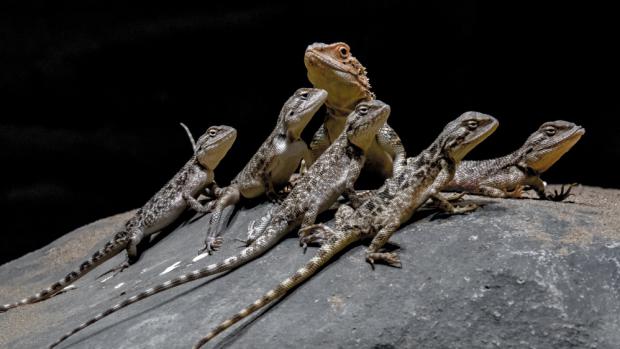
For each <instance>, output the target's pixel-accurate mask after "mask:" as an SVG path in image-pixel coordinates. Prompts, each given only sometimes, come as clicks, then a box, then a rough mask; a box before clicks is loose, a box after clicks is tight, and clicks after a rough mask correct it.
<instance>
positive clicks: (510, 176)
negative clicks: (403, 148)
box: [445, 120, 585, 201]
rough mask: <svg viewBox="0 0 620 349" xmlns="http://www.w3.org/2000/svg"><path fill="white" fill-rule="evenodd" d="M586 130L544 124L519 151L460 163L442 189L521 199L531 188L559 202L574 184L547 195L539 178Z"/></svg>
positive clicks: (567, 124) (558, 123)
mask: <svg viewBox="0 0 620 349" xmlns="http://www.w3.org/2000/svg"><path fill="white" fill-rule="evenodd" d="M584 133H585V129H584V128H583V127H581V126H578V125H575V124H574V123H572V122H568V121H562V120H558V121H550V122H545V123H544V124H542V125H541V126H540V128H539V129H538V130H537V131H536V132H534V133H533V134H532V135H531V136H530V137H529V138H528V139H527V141H525V144H523V145H522V146H521V147H520V148H519V149H517V150H516V151H514V152H513V153H510V154H508V155H506V156H503V157H500V158H496V159H490V160H480V161H463V163H462V164H461V166H459V168H458V170H457V171H456V175H455V176H454V179H453V180H452V181H451V182H450V184H449V185H448V186H447V187H446V188H445V189H446V190H449V191H463V192H468V193H472V194H480V195H485V196H491V197H497V198H507V197H511V198H520V197H521V195H522V193H523V190H524V189H526V188H531V189H534V190H535V191H536V193H537V194H538V197H539V198H541V199H546V200H554V201H562V200H564V199H566V198H567V197H568V196H569V195H570V191H571V189H572V187H573V186H574V184H571V185H570V186H569V187H568V190H566V191H564V187H562V190H561V191H560V192H559V193H558V192H556V193H554V194H547V193H546V192H545V186H546V183H545V182H543V180H541V179H540V175H541V174H542V173H543V172H545V171H547V170H548V169H549V168H550V167H551V166H553V164H555V162H556V161H558V160H559V159H560V158H561V157H562V156H563V155H564V154H565V153H566V152H567V151H569V150H570V149H571V148H572V147H573V145H575V143H577V141H579V139H580V138H581V136H583V134H584Z"/></svg>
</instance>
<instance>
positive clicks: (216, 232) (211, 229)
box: [199, 186, 241, 254]
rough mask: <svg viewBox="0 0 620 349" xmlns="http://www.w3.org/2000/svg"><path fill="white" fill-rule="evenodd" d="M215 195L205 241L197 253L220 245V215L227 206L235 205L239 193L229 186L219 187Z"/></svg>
mask: <svg viewBox="0 0 620 349" xmlns="http://www.w3.org/2000/svg"><path fill="white" fill-rule="evenodd" d="M217 195H218V198H217V201H216V202H215V203H214V206H215V208H214V209H213V211H212V212H211V217H209V225H208V227H207V234H206V237H205V241H204V244H203V246H202V248H201V249H200V250H199V253H203V252H205V251H206V252H208V253H209V254H211V253H213V252H215V251H217V250H218V249H219V248H220V247H221V246H222V242H223V240H222V238H221V237H220V234H221V232H222V227H221V226H222V215H223V213H224V210H225V209H226V208H227V207H228V206H233V205H236V204H237V203H238V202H239V199H240V196H241V193H240V192H239V190H238V189H237V188H236V187H234V186H229V187H226V188H223V189H219V190H218V192H217Z"/></svg>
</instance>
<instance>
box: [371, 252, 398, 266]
mask: <svg viewBox="0 0 620 349" xmlns="http://www.w3.org/2000/svg"><path fill="white" fill-rule="evenodd" d="M366 261H367V262H368V263H370V265H371V266H372V268H373V269H374V268H375V267H374V265H375V262H379V261H380V262H384V263H385V264H387V265H389V266H391V267H394V268H401V267H402V264H401V263H400V258H399V257H398V254H396V253H395V252H375V253H368V254H366Z"/></svg>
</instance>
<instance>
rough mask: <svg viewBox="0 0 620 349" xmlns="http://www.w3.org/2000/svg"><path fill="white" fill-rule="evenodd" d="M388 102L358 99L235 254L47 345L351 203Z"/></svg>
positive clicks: (251, 254)
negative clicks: (343, 201)
mask: <svg viewBox="0 0 620 349" xmlns="http://www.w3.org/2000/svg"><path fill="white" fill-rule="evenodd" d="M389 113H390V107H389V106H388V105H387V104H385V103H383V102H381V101H377V100H374V101H370V102H364V103H360V104H359V105H358V106H357V107H356V109H355V111H354V112H352V113H351V114H350V115H349V117H348V118H347V125H346V126H345V131H344V132H343V133H342V134H341V135H340V136H339V137H338V138H337V139H336V140H335V141H334V143H333V144H332V145H330V146H329V148H328V149H327V150H326V151H325V152H324V153H323V154H322V155H321V156H320V157H319V159H318V160H317V161H316V162H315V163H314V164H312V166H311V167H310V168H309V169H308V171H307V173H306V174H305V175H304V176H302V177H301V178H300V179H299V181H298V183H297V184H296V185H295V187H293V189H292V190H291V192H290V193H289V195H288V196H287V197H286V199H284V201H283V202H282V203H281V204H280V205H278V206H276V208H275V209H274V210H272V212H271V213H270V219H269V222H268V224H265V225H264V226H261V228H264V229H261V230H260V231H258V232H257V231H250V233H249V236H250V237H251V240H253V239H254V238H256V240H254V241H252V242H251V244H250V246H249V247H247V248H245V249H244V250H243V251H241V252H240V253H239V254H238V255H237V256H233V257H230V258H227V259H225V260H224V261H222V262H220V263H216V264H211V265H209V266H207V267H204V268H202V269H198V270H195V271H193V272H190V273H187V274H184V275H181V276H179V277H177V278H174V279H172V280H169V281H166V282H164V283H163V284H160V285H157V286H155V287H153V288H150V289H148V290H146V291H144V292H142V293H139V294H137V295H135V296H133V297H131V298H129V299H127V300H125V301H123V302H121V303H118V304H116V305H115V306H113V307H112V308H110V309H108V310H106V311H104V312H103V313H100V314H98V315H96V316H95V317H94V318H92V319H90V320H88V321H87V322H85V323H83V324H82V325H80V326H79V327H77V328H76V329H74V330H72V331H70V332H68V333H67V334H65V335H64V336H63V337H62V338H61V339H59V340H58V341H57V342H55V343H54V344H52V345H51V346H50V348H52V347H54V346H56V345H58V344H59V343H60V342H62V341H64V340H65V339H67V338H68V337H70V336H72V335H73V334H75V333H77V332H79V331H81V330H82V329H84V328H86V327H87V326H89V325H91V324H93V323H95V322H97V321H99V320H101V319H102V318H104V317H106V316H108V315H110V314H112V313H114V312H116V311H118V310H119V309H122V308H124V307H126V306H128V305H130V304H133V303H135V302H137V301H140V300H142V299H145V298H147V297H149V296H152V295H154V294H156V293H159V292H161V291H164V290H167V289H170V288H172V287H175V286H178V285H181V284H184V283H186V282H189V281H193V280H196V279H199V278H203V277H206V276H210V275H214V274H217V273H222V272H226V271H229V270H232V269H235V268H238V267H240V266H242V265H244V264H245V263H247V262H249V261H251V260H253V259H255V258H257V257H259V256H261V255H262V254H264V253H265V252H267V251H268V250H269V249H270V248H271V247H272V246H274V245H275V244H276V243H277V242H278V241H280V240H281V239H283V238H284V237H285V236H286V234H287V233H288V232H290V231H291V230H293V229H295V228H296V227H298V226H299V225H300V224H301V226H302V228H303V227H308V226H310V225H312V224H314V222H315V220H316V217H317V215H318V214H319V213H321V212H323V211H324V210H326V209H328V208H329V207H330V206H331V205H332V204H333V203H334V202H336V200H337V199H338V197H339V196H340V195H341V194H345V196H349V198H350V199H351V200H352V201H353V202H355V190H354V188H353V184H354V183H355V180H356V179H357V176H358V175H359V173H360V171H361V169H362V166H363V165H364V158H365V156H364V154H365V152H366V151H367V149H368V147H369V146H370V144H371V142H372V139H374V136H375V134H376V133H377V131H378V130H379V128H381V126H383V125H384V124H385V121H386V120H387V118H388V116H389Z"/></svg>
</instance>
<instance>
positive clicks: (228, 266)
mask: <svg viewBox="0 0 620 349" xmlns="http://www.w3.org/2000/svg"><path fill="white" fill-rule="evenodd" d="M278 228H281V229H269V230H267V233H266V234H265V235H263V236H261V237H260V238H258V239H257V240H256V242H255V244H254V245H252V246H250V247H247V248H245V249H243V251H241V253H239V254H238V255H236V256H233V257H230V258H227V259H225V260H223V261H222V262H220V263H215V264H211V265H208V266H206V267H204V268H201V269H196V270H194V271H192V272H189V273H187V274H183V275H181V276H178V277H176V278H174V279H170V280H168V281H166V282H164V283H162V284H159V285H157V286H155V287H152V288H149V289H147V290H146V291H144V292H142V293H138V294H137V295H135V296H132V297H130V298H127V299H126V300H124V301H122V302H120V303H118V304H116V305H114V306H113V307H111V308H109V309H107V310H106V311H104V312H102V313H99V314H97V315H96V316H95V317H94V318H92V319H90V320H88V321H86V322H85V323H83V324H81V325H80V326H78V327H76V328H75V329H73V330H71V331H70V332H67V333H66V334H65V335H64V336H62V337H61V338H60V339H59V340H58V341H56V342H55V343H54V344H52V345H50V348H53V347H55V346H57V345H58V344H60V343H61V342H62V341H64V340H65V339H67V338H69V337H71V336H73V335H74V334H76V333H78V332H79V331H81V330H83V329H85V328H86V327H88V326H90V325H92V324H94V323H95V322H97V321H99V320H101V319H103V318H104V317H106V316H108V315H110V314H112V313H115V312H117V311H118V310H121V309H123V308H125V307H126V306H128V305H131V304H133V303H136V302H138V301H141V300H143V299H145V298H148V297H150V296H152V295H154V294H157V293H159V292H162V291H165V290H168V289H171V288H173V287H176V286H179V285H182V284H185V283H187V282H190V281H194V280H197V279H200V278H203V277H207V276H211V275H215V274H218V273H222V272H225V271H229V270H232V269H235V268H237V267H239V266H241V265H243V264H245V263H247V262H249V261H251V260H253V259H254V258H256V257H258V256H260V255H262V254H263V253H265V252H266V251H267V250H269V248H270V247H271V246H273V245H275V243H276V242H278V241H280V239H281V238H282V237H284V236H285V235H286V233H287V229H286V227H278Z"/></svg>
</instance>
